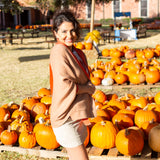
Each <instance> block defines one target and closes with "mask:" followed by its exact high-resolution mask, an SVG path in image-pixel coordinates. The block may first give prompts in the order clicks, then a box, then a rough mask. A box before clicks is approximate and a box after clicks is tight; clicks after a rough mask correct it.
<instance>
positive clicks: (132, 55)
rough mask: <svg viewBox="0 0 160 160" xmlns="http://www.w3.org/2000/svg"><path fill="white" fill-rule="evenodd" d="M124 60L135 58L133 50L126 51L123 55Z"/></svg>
mask: <svg viewBox="0 0 160 160" xmlns="http://www.w3.org/2000/svg"><path fill="white" fill-rule="evenodd" d="M124 56H125V58H127V59H130V58H135V57H136V52H135V50H133V49H128V50H127V51H126V52H125V54H124Z"/></svg>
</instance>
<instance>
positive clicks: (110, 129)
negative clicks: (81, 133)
mask: <svg viewBox="0 0 160 160" xmlns="http://www.w3.org/2000/svg"><path fill="white" fill-rule="evenodd" d="M116 135H117V130H116V128H115V126H114V125H113V123H112V122H110V121H102V122H98V123H96V124H95V125H94V126H93V127H92V128H91V133H90V142H91V144H92V145H93V146H95V147H98V148H103V149H110V148H113V147H115V139H116Z"/></svg>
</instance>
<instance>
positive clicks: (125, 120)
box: [112, 113, 134, 128]
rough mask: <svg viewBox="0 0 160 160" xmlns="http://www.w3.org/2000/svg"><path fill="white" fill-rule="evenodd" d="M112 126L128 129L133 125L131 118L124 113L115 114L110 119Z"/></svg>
mask: <svg viewBox="0 0 160 160" xmlns="http://www.w3.org/2000/svg"><path fill="white" fill-rule="evenodd" d="M112 122H113V124H116V123H117V124H118V126H119V127H120V128H128V127H131V126H133V125H134V123H133V120H132V118H130V117H129V116H127V115H126V114H124V113H117V114H115V115H114V116H113V117H112Z"/></svg>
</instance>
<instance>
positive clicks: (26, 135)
mask: <svg viewBox="0 0 160 160" xmlns="http://www.w3.org/2000/svg"><path fill="white" fill-rule="evenodd" d="M18 142H19V145H20V147H23V148H33V147H34V146H35V145H36V142H37V141H36V136H35V133H34V132H28V131H24V132H21V133H20V135H19V138H18Z"/></svg>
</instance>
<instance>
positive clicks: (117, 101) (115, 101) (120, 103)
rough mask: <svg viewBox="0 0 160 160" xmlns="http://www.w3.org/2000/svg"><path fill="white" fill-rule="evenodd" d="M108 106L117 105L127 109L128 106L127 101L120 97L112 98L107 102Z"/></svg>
mask: <svg viewBox="0 0 160 160" xmlns="http://www.w3.org/2000/svg"><path fill="white" fill-rule="evenodd" d="M107 105H108V106H112V107H117V108H119V109H125V108H126V107H127V103H126V102H125V101H122V100H120V99H112V100H110V101H109V102H108V103H107Z"/></svg>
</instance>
